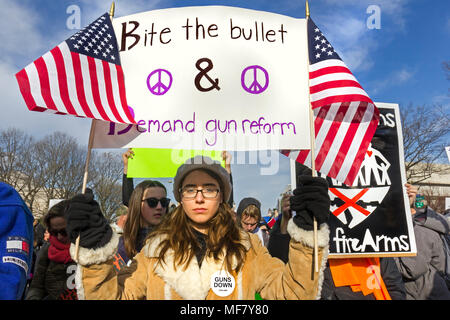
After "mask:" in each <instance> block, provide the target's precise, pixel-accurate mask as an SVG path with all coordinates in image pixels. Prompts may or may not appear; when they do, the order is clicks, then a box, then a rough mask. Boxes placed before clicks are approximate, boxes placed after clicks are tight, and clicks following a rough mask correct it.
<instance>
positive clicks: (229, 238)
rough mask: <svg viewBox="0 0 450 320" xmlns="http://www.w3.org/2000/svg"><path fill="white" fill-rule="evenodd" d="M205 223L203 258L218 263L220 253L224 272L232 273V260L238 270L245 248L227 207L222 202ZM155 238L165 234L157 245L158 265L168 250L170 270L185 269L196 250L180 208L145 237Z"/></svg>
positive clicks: (192, 234) (194, 239) (196, 242)
mask: <svg viewBox="0 0 450 320" xmlns="http://www.w3.org/2000/svg"><path fill="white" fill-rule="evenodd" d="M208 224H209V231H208V236H207V239H206V256H209V257H213V258H214V259H215V260H218V259H219V258H220V254H221V253H222V252H223V250H224V252H225V268H226V270H227V271H228V272H231V271H232V265H233V257H235V259H236V261H237V268H236V270H239V269H240V268H241V267H242V265H243V264H244V260H245V252H246V249H245V247H244V245H243V244H242V243H241V232H240V231H239V228H238V226H237V225H236V222H235V221H234V219H233V212H232V211H231V208H230V206H229V205H228V204H227V203H225V202H222V203H221V204H220V205H219V209H218V210H217V213H216V215H215V216H214V217H213V218H211V220H210V221H209V222H208ZM157 235H167V237H163V240H162V241H161V243H160V245H159V249H160V251H159V257H158V263H162V262H165V261H164V256H165V254H166V252H167V250H169V249H172V250H173V251H174V269H176V268H177V266H181V265H184V269H183V270H185V269H186V268H187V266H188V264H189V262H190V261H191V259H193V258H194V257H195V251H196V249H199V248H200V244H199V243H198V240H197V237H196V235H195V234H194V232H193V230H192V227H191V226H190V220H189V218H188V216H187V214H186V213H185V211H184V209H183V206H182V205H179V206H178V207H177V208H176V209H175V210H174V211H173V212H172V213H171V214H170V216H168V217H167V219H164V220H163V222H162V223H161V224H160V225H159V226H158V229H157V230H156V231H155V232H153V233H152V234H150V235H149V238H152V237H155V236H157Z"/></svg>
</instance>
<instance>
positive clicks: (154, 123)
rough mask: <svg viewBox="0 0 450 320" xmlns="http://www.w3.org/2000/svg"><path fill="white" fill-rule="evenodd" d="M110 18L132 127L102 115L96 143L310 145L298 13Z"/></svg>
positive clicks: (214, 9)
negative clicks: (108, 120)
mask: <svg viewBox="0 0 450 320" xmlns="http://www.w3.org/2000/svg"><path fill="white" fill-rule="evenodd" d="M113 25H114V30H115V33H116V36H117V41H118V45H119V49H120V59H121V63H122V68H123V70H124V73H125V86H126V94H127V102H128V105H129V107H130V108H131V109H132V113H133V114H134V119H135V120H136V121H137V124H138V126H134V127H133V126H127V125H124V126H119V125H117V126H116V127H115V128H114V130H112V129H111V128H110V127H109V124H108V123H100V124H99V125H98V127H97V129H98V130H97V132H96V139H95V141H94V148H104V147H105V146H107V147H108V148H109V147H114V148H127V147H138V148H172V149H192V150H230V151H244V150H266V149H283V148H284V149H301V148H309V143H310V142H309V134H310V133H309V132H310V131H309V113H308V112H309V102H308V96H309V80H308V66H307V61H308V59H307V39H306V35H307V34H306V20H305V19H295V18H291V17H287V16H283V15H279V14H273V13H268V12H262V11H254V10H248V9H241V8H232V7H221V6H206V7H185V8H171V9H163V10H154V11H149V12H143V13H138V14H134V15H130V16H125V17H119V18H115V19H114V20H113ZM120 132H121V133H120ZM97 133H100V134H98V135H97ZM117 136H120V139H115V138H116V137H117Z"/></svg>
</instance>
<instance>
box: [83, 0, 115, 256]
mask: <svg viewBox="0 0 450 320" xmlns="http://www.w3.org/2000/svg"><path fill="white" fill-rule="evenodd" d="M114 10H115V4H114V1H113V3H111V7H110V9H109V17H110V18H111V20H112V18H113V17H114ZM96 122H97V120H96V119H92V122H91V131H90V132H89V143H88V152H87V155H86V163H85V165H84V176H83V187H82V189H81V193H83V194H84V193H85V192H86V185H87V180H88V171H89V162H90V161H91V151H92V144H93V142H94V132H95V124H96ZM79 250H80V235H78V237H77V239H76V240H75V257H74V258H75V261H78V252H79Z"/></svg>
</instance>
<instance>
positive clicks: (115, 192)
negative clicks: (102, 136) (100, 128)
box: [88, 152, 122, 222]
mask: <svg viewBox="0 0 450 320" xmlns="http://www.w3.org/2000/svg"><path fill="white" fill-rule="evenodd" d="M89 167H90V169H89V176H88V177H89V183H88V184H89V186H90V187H92V189H93V191H94V194H95V196H96V200H97V201H98V203H99V205H100V208H101V210H102V212H103V214H104V215H105V217H106V218H107V219H108V220H109V221H110V222H113V221H115V220H116V218H117V215H118V212H119V209H120V207H121V204H122V181H121V179H122V159H121V156H120V155H119V154H115V153H111V152H108V153H93V157H92V161H91V163H90V164H89Z"/></svg>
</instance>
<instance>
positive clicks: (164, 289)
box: [0, 150, 450, 300]
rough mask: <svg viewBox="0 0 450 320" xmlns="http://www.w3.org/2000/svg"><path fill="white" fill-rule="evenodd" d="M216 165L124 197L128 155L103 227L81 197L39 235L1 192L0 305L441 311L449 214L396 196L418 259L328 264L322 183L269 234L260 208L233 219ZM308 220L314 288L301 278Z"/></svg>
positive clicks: (297, 195)
mask: <svg viewBox="0 0 450 320" xmlns="http://www.w3.org/2000/svg"><path fill="white" fill-rule="evenodd" d="M222 156H223V160H224V161H225V164H226V165H225V168H224V167H222V166H221V165H220V163H218V162H216V161H212V160H211V159H209V158H207V157H203V156H197V157H194V158H192V159H189V160H187V161H186V163H184V164H183V165H181V166H180V167H179V168H178V171H177V173H176V176H175V177H174V182H173V194H174V197H175V199H169V198H167V190H166V187H165V186H164V185H163V184H161V183H160V182H158V181H154V180H145V181H143V182H141V183H139V184H138V185H137V186H136V187H134V184H133V180H132V179H131V178H128V177H127V176H126V173H127V166H128V159H129V158H132V157H133V152H132V151H131V150H128V151H127V152H125V153H124V154H123V157H122V159H123V163H124V175H123V185H122V191H123V192H122V202H123V204H124V205H125V206H126V207H127V213H126V215H124V216H122V217H121V218H120V220H118V221H117V222H116V223H113V224H110V223H109V222H108V221H107V220H106V218H105V217H104V216H103V214H102V212H101V210H100V207H99V205H98V203H97V201H96V200H95V199H94V194H93V193H92V192H90V190H88V191H87V192H85V193H84V194H78V195H76V196H75V197H73V198H71V199H68V200H64V201H61V202H59V203H58V204H56V205H54V206H52V207H51V208H49V210H48V213H47V214H46V215H45V216H44V218H43V224H42V223H41V222H39V221H37V220H34V221H33V218H32V214H31V212H30V211H29V209H28V208H27V206H26V205H25V203H24V202H23V200H22V199H21V197H20V195H19V194H18V193H17V192H16V191H15V190H14V189H13V188H11V187H10V186H8V185H7V184H4V183H0V231H1V232H0V240H1V241H2V243H1V245H2V248H1V251H0V255H1V256H2V257H1V258H2V261H1V262H0V263H1V264H0V269H1V270H0V277H1V279H0V280H1V283H2V284H4V285H3V287H2V288H1V289H0V299H16V300H20V299H26V300H58V299H66V300H67V299H70V300H74V299H98V300H103V299H131V300H134V299H149V300H160V299H180V298H181V299H193V300H203V299H219V298H224V299H246V300H252V299H255V297H256V296H257V297H260V298H262V299H267V300H271V299H322V300H367V299H368V300H450V289H449V286H450V280H449V261H448V257H449V247H448V243H449V241H450V222H449V217H448V213H447V215H445V214H444V213H443V214H440V213H436V212H435V211H433V209H432V208H430V207H429V206H426V205H425V206H423V207H420V206H419V207H418V206H416V205H415V203H416V202H415V198H416V195H417V188H416V187H415V186H412V185H410V184H406V185H405V192H406V193H407V195H408V197H409V200H410V206H411V213H412V215H413V224H414V233H415V237H416V244H417V255H415V256H407V257H406V256H404V257H371V258H347V259H335V258H334V259H333V258H329V257H328V242H329V229H328V219H329V216H330V198H329V195H328V183H327V181H326V180H325V179H323V178H320V177H313V176H311V175H306V174H305V175H300V176H299V177H298V180H297V181H298V182H299V183H298V186H297V188H296V189H295V190H293V192H292V193H289V194H284V195H283V197H282V198H281V202H280V204H281V206H280V213H277V214H276V215H277V217H275V216H274V218H276V219H275V220H276V222H275V224H274V225H273V226H272V227H269V226H268V224H267V223H266V222H265V221H264V219H263V217H262V214H261V202H260V201H259V200H258V199H256V198H254V197H247V196H246V195H241V196H243V197H242V200H241V201H240V202H239V204H238V206H237V209H236V210H235V209H234V206H233V204H234V200H233V189H234V188H233V181H232V175H231V167H230V165H229V164H230V160H231V159H230V155H229V153H227V152H224V153H223V154H222ZM293 213H294V214H293ZM273 215H274V214H273ZM313 220H316V221H317V223H318V231H317V240H318V249H319V253H318V258H319V262H320V263H319V264H320V276H314V277H311V276H310V275H311V274H313V273H314V271H313V268H314V263H313V257H314V256H313V254H312V250H313V249H312V248H313V244H314V240H313V233H312V230H313ZM77 238H79V244H77V243H76V242H77V241H76V240H77ZM371 275H376V285H370V281H369V280H368V278H369V277H370V276H371ZM213 277H215V279H228V277H233V278H234V279H235V287H233V290H231V291H227V290H225V289H223V290H220V289H216V288H213V287H212V284H211V279H213Z"/></svg>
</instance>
